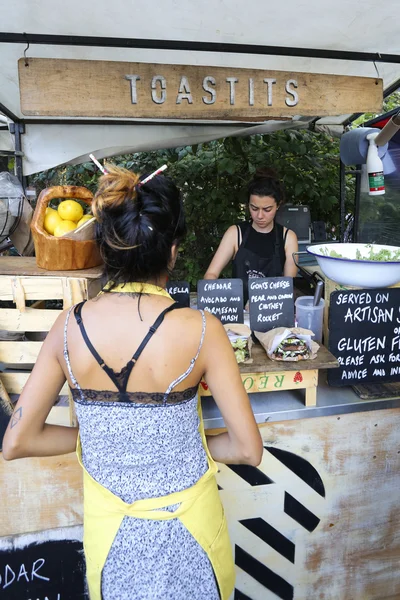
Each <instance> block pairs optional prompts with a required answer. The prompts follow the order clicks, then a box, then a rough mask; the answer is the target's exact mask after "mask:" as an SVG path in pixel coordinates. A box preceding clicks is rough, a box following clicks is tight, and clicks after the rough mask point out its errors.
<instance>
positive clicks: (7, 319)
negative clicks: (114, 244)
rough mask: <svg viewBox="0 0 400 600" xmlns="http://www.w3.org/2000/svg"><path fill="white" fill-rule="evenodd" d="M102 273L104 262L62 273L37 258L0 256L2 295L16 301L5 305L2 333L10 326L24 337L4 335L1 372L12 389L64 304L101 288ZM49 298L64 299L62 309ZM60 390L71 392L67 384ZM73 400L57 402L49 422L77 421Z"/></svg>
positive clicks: (0, 320) (12, 391)
mask: <svg viewBox="0 0 400 600" xmlns="http://www.w3.org/2000/svg"><path fill="white" fill-rule="evenodd" d="M99 274H100V269H99V268H93V269H88V270H87V271H70V272H62V273H60V272H57V271H55V272H52V271H44V270H43V269H38V268H37V266H36V263H35V259H34V258H18V257H3V258H1V259H0V301H1V302H7V303H13V304H12V307H11V308H8V307H7V308H0V330H2V332H3V336H2V337H3V338H5V337H7V334H9V333H10V332H18V333H20V334H22V335H21V337H22V339H19V340H16V341H11V340H7V341H0V362H2V363H4V364H5V366H6V370H5V371H4V372H2V373H0V378H1V381H2V382H3V384H4V386H5V388H6V390H7V392H8V393H9V394H20V393H21V391H22V389H23V387H24V385H25V383H26V382H27V380H28V377H29V375H30V372H31V370H32V367H33V365H34V364H35V362H36V359H37V356H38V354H39V352H40V349H41V347H42V343H43V340H44V338H45V336H46V334H47V332H48V331H50V329H51V327H52V325H53V324H54V322H55V320H56V319H57V317H58V315H59V314H60V313H61V312H62V310H65V309H67V308H70V307H71V306H73V305H74V304H76V303H77V302H81V301H82V300H86V299H88V298H90V297H93V296H95V295H96V294H97V293H98V291H99V289H100V282H99ZM49 300H58V301H61V302H62V309H61V308H60V309H52V308H48V307H46V301H49ZM47 304H48V303H47ZM58 304H60V302H59V303H58ZM60 395H69V389H68V386H67V384H65V385H64V386H63V387H62V389H61V392H60ZM68 404H69V406H68V405H67V406H54V407H53V409H52V410H51V412H50V414H49V417H48V422H51V423H56V424H62V425H66V424H72V423H73V421H74V417H73V412H72V410H71V406H72V405H71V403H70V402H69V403H68Z"/></svg>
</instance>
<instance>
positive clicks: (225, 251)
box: [204, 225, 237, 279]
mask: <svg viewBox="0 0 400 600" xmlns="http://www.w3.org/2000/svg"><path fill="white" fill-rule="evenodd" d="M236 246H237V227H236V225H232V226H231V227H229V229H227V230H226V231H225V234H224V237H223V238H222V240H221V243H220V245H219V246H218V250H217V251H216V253H215V254H214V257H213V259H212V261H211V263H210V265H209V267H208V269H207V271H206V273H205V275H204V279H218V277H219V276H220V274H221V271H223V269H225V267H226V265H227V264H228V263H229V262H230V261H231V260H232V258H233V257H234V255H235V251H236Z"/></svg>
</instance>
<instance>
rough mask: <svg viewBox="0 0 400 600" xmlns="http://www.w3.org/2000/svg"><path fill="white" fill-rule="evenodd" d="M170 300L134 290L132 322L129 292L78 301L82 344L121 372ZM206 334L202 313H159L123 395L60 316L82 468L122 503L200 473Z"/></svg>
mask: <svg viewBox="0 0 400 600" xmlns="http://www.w3.org/2000/svg"><path fill="white" fill-rule="evenodd" d="M171 306H173V302H172V301H171V300H170V299H168V298H165V297H159V296H151V297H150V296H147V295H145V296H142V297H141V299H140V315H141V318H142V320H141V318H140V316H139V311H138V297H136V298H132V297H130V296H129V295H128V296H127V295H126V294H115V293H110V294H105V295H102V296H101V297H99V298H98V299H96V300H94V301H91V302H87V303H85V305H84V306H83V309H82V313H81V317H82V323H83V326H84V330H85V333H86V335H87V337H88V340H89V344H91V345H92V346H93V347H94V349H95V351H96V352H97V354H98V355H99V356H100V357H101V358H102V359H103V361H104V363H105V365H106V366H108V367H111V368H112V369H113V371H114V372H120V371H121V370H122V371H123V370H124V368H125V366H126V364H127V363H128V361H129V360H130V358H131V357H132V356H133V355H134V354H135V352H136V350H137V349H138V348H139V346H140V344H141V342H142V341H143V339H144V338H145V337H146V334H147V333H148V331H149V328H150V327H151V326H152V325H153V323H154V322H155V321H156V319H157V317H158V315H159V314H160V313H162V312H163V311H164V310H165V309H167V308H169V307H171ZM98 323H103V327H102V328H101V329H100V328H99V327H98ZM96 325H97V326H96ZM205 331H206V318H205V316H204V315H203V314H202V313H200V312H197V311H193V310H191V309H186V308H175V310H172V311H170V312H168V313H167V314H166V315H165V318H164V320H163V322H162V323H161V324H160V326H159V328H158V329H157V330H156V331H155V332H154V333H153V335H152V336H151V338H150V339H149V341H148V343H147V344H146V346H145V347H144V348H143V351H142V353H141V354H140V356H139V358H138V359H137V362H136V363H135V364H134V366H133V367H132V371H131V373H130V376H129V378H128V381H127V385H126V394H125V393H123V392H121V391H118V390H117V387H116V384H115V383H113V381H112V379H111V378H110V376H109V375H108V374H107V372H106V371H105V370H104V368H101V367H100V365H99V364H98V362H97V360H96V358H95V357H94V356H93V355H92V353H91V352H90V349H89V348H88V345H87V344H86V342H85V340H84V337H83V335H82V332H81V330H80V328H79V326H78V324H77V322H76V319H75V318H74V312H71V313H70V315H69V318H68V325H67V327H66V334H67V338H66V339H67V346H66V348H65V349H64V359H65V361H66V364H65V369H66V375H68V377H69V381H70V384H72V385H71V387H72V394H73V398H74V401H75V403H76V411H77V416H78V420H79V426H80V437H81V443H82V459H83V464H84V466H85V467H86V469H87V470H88V472H89V473H90V474H91V475H92V476H95V478H96V479H97V480H98V481H99V482H100V483H101V484H102V485H104V486H105V487H107V488H108V489H110V491H112V492H113V493H114V494H117V495H118V496H120V497H121V498H122V499H123V500H124V501H125V502H130V503H131V502H133V501H135V500H138V499H141V498H149V497H155V496H159V495H166V494H168V493H172V492H175V491H180V490H182V489H185V488H187V487H190V486H191V485H193V484H194V483H195V482H196V481H197V480H198V479H199V478H200V477H201V476H202V475H203V474H204V473H205V471H206V470H207V456H206V453H205V451H204V448H203V445H202V440H201V436H200V434H199V430H198V428H199V417H198V413H197V386H198V383H199V380H200V378H201V376H202V364H201V363H202V358H201V354H200V350H201V346H202V343H203V339H204V335H205ZM65 350H66V351H65ZM117 383H118V381H117ZM182 463H183V464H184V465H185V468H183V469H182Z"/></svg>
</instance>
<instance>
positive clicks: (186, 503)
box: [77, 284, 235, 600]
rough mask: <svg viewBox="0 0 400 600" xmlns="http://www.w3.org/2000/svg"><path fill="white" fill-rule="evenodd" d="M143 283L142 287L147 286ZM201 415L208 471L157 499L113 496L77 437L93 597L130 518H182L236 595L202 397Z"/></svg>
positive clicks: (227, 591) (227, 590)
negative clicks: (172, 508) (86, 462)
mask: <svg viewBox="0 0 400 600" xmlns="http://www.w3.org/2000/svg"><path fill="white" fill-rule="evenodd" d="M139 285H140V286H142V284H139ZM133 286H135V288H133ZM136 286H138V284H127V285H125V286H124V288H123V290H122V289H118V288H116V289H115V291H118V292H119V293H120V292H121V291H126V292H128V291H129V292H132V291H138V290H137V287H136ZM138 287H139V286H138ZM144 288H145V289H146V292H147V293H153V294H154V293H155V294H157V293H158V294H160V291H161V290H160V288H156V286H150V285H148V284H145V285H144V286H143V288H142V287H141V288H140V289H141V291H143V292H144V293H146V292H145V289H144ZM150 288H151V289H150ZM158 290H160V291H158ZM162 292H163V294H162V295H167V293H166V292H165V290H162ZM160 295H161V294H160ZM198 414H199V419H200V426H199V432H200V435H201V438H202V441H203V446H204V449H205V451H206V453H207V458H208V470H207V472H206V473H205V474H204V475H203V476H202V477H201V478H200V479H199V480H198V481H197V483H195V484H194V485H193V486H192V487H190V488H187V489H185V490H183V491H181V492H175V493H172V494H168V495H167V496H160V497H158V498H148V499H146V500H137V501H136V502H133V503H132V504H127V503H126V502H124V501H123V500H121V498H119V497H118V496H116V495H114V494H113V493H112V492H111V491H110V490H108V489H107V488H105V487H103V486H102V485H101V484H100V483H98V482H97V481H95V480H94V479H93V477H92V476H91V475H90V474H89V473H88V472H87V471H86V469H85V467H84V466H83V463H82V453H81V445H80V439H79V436H78V443H77V455H78V459H79V462H80V464H81V466H82V469H83V491H84V536H83V544H84V549H85V558H86V577H87V582H88V586H89V595H90V600H101V574H102V570H103V567H104V564H105V562H106V560H107V556H108V553H109V551H110V548H111V546H112V543H113V541H114V538H115V536H116V534H117V532H118V529H119V527H120V525H121V522H122V520H123V518H124V517H125V516H128V517H135V518H137V519H152V520H160V521H164V520H168V519H179V520H180V521H181V523H182V524H183V525H184V526H185V527H186V529H187V530H188V531H189V532H190V533H191V534H192V536H193V537H194V539H195V540H196V541H197V542H198V544H200V546H201V547H202V548H203V550H204V551H205V552H206V554H207V556H208V558H209V560H210V562H211V565H212V567H213V570H214V573H215V577H216V579H217V582H218V586H219V592H220V596H221V600H228V598H229V596H230V595H231V593H232V591H233V588H234V584H235V570H234V562H233V556H232V548H231V543H230V540H229V534H228V528H227V523H226V519H225V515H224V510H223V507H222V504H221V500H220V497H219V492H218V487H217V482H216V479H215V474H216V472H217V470H218V468H217V465H216V464H215V462H214V460H213V459H212V457H211V455H210V453H209V451H208V447H207V443H206V437H205V433H204V424H203V416H202V411H201V403H200V398H199V399H198ZM172 504H180V506H179V507H178V508H177V510H176V511H175V512H172V513H171V512H166V511H162V510H160V509H161V508H164V507H166V506H170V505H172ZM149 600H150V599H149ZM188 600H189V599H188Z"/></svg>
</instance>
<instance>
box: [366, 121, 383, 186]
mask: <svg viewBox="0 0 400 600" xmlns="http://www.w3.org/2000/svg"><path fill="white" fill-rule="evenodd" d="M377 135H378V133H370V134H369V135H367V140H368V142H369V147H368V154H367V171H368V183H369V192H368V193H369V195H370V196H381V195H382V194H384V193H385V177H384V174H383V164H382V161H381V159H380V158H379V154H378V147H377V145H376V143H375V138H376V136H377Z"/></svg>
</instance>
